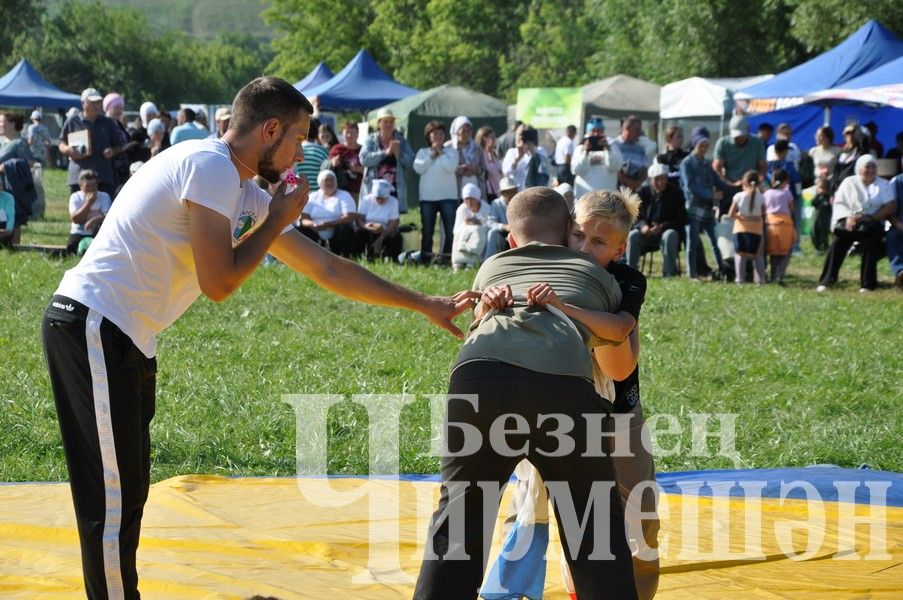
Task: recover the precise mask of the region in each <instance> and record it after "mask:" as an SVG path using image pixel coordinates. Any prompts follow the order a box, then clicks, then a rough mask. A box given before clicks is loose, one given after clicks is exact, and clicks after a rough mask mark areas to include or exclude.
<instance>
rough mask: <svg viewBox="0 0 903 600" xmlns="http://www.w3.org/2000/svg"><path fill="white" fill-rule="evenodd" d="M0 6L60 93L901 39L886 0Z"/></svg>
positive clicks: (219, 89) (492, 79)
mask: <svg viewBox="0 0 903 600" xmlns="http://www.w3.org/2000/svg"><path fill="white" fill-rule="evenodd" d="M6 4H7V5H8V8H7V10H6V16H7V17H8V19H9V21H8V25H11V26H7V27H6V28H4V30H3V31H2V32H0V57H3V58H4V59H5V62H6V65H5V66H6V67H7V68H8V67H10V66H12V65H13V64H15V63H16V62H17V61H18V60H19V58H23V57H24V58H27V59H28V60H29V61H30V62H32V64H34V66H35V67H36V68H37V69H38V70H39V71H41V72H42V73H43V74H44V76H45V77H46V78H47V79H48V80H50V81H52V82H53V83H55V84H56V85H58V86H59V87H62V88H63V89H67V90H74V91H77V90H81V89H83V88H85V87H88V86H89V85H90V86H94V87H97V88H98V89H104V90H106V89H116V90H117V91H120V92H121V93H123V94H124V95H125V97H126V99H127V101H128V102H129V104H130V106H131V105H135V106H137V104H138V103H140V102H141V101H142V100H145V99H150V100H154V101H155V102H158V103H161V104H163V105H164V106H172V105H175V104H177V103H178V102H189V101H196V102H208V103H219V102H228V101H229V100H230V99H231V98H232V96H233V95H234V93H235V91H236V90H237V89H238V88H239V87H241V85H243V84H244V83H245V82H247V81H248V80H250V79H252V78H253V77H255V76H257V75H260V74H263V73H272V74H276V75H280V76H282V77H285V78H286V79H288V80H290V81H295V80H297V79H299V78H301V77H303V76H304V75H305V74H307V73H308V72H309V71H310V70H311V69H312V68H313V67H314V66H315V65H316V64H317V63H318V62H319V61H321V60H323V61H326V63H327V64H328V65H329V67H330V68H331V69H333V71H337V70H338V69H341V68H342V66H344V64H345V63H346V62H347V61H348V60H350V59H351V58H352V57H353V56H354V54H355V53H356V52H357V51H358V50H359V49H360V48H361V47H364V48H367V49H368V50H369V51H370V52H371V53H372V54H373V56H374V57H375V58H376V60H377V62H379V63H380V65H381V66H382V67H383V68H384V69H385V70H386V71H387V72H389V73H390V74H392V75H393V76H394V77H395V78H396V79H398V80H399V81H400V82H402V83H404V84H406V85H410V86H412V87H416V88H420V89H426V88H429V87H433V86H436V85H440V84H443V83H454V84H458V85H463V86H465V87H469V88H472V89H476V90H478V91H481V92H484V93H488V94H491V95H493V96H496V97H499V98H502V99H504V100H507V101H513V99H514V98H515V97H516V94H517V89H518V88H519V87H542V86H572V85H583V84H585V83H588V82H590V81H594V80H598V79H602V78H604V77H607V76H610V75H613V74H616V73H625V74H628V75H632V76H635V77H639V78H642V79H648V80H651V81H655V82H657V83H660V84H664V83H667V82H669V81H675V80H678V79H682V78H685V77H690V76H694V75H699V76H704V77H738V76H747V75H758V74H762V73H777V72H780V71H782V70H785V69H787V68H790V67H792V66H794V65H796V64H798V63H800V62H802V61H805V60H807V59H809V58H811V57H812V56H815V55H816V54H818V53H820V52H823V51H825V50H827V49H829V48H831V47H832V46H834V45H836V44H837V43H838V42H840V41H842V40H843V39H844V38H845V37H846V36H847V35H849V34H850V33H852V32H853V31H855V30H856V29H857V28H858V27H860V26H862V24H864V23H865V22H866V21H867V20H868V19H869V18H877V19H879V20H880V21H881V22H882V23H883V24H884V25H885V26H886V27H888V28H889V29H891V30H892V31H894V32H895V33H897V34H898V35H903V2H899V0H871V1H869V2H860V3H854V2H849V1H848V0H747V1H746V2H737V1H736V0H689V1H677V0H666V1H665V2H661V0H495V1H494V2H486V0H370V1H365V0H270V1H269V2H268V7H267V8H266V10H264V11H263V19H264V21H265V22H266V24H267V25H268V26H269V27H270V28H271V29H272V30H273V31H274V32H275V37H274V39H273V40H272V42H266V41H260V40H257V39H255V38H253V37H251V36H250V35H247V34H238V33H234V32H224V33H222V34H220V35H219V36H218V37H216V38H215V39H213V40H208V41H201V40H196V39H193V38H191V37H189V36H188V35H187V34H186V33H184V32H181V31H175V30H167V31H163V32H160V31H155V30H154V29H153V28H152V27H150V26H149V24H148V22H147V19H146V17H144V16H143V15H142V14H141V13H139V12H138V11H136V10H134V9H131V8H110V7H106V6H103V5H101V4H99V3H97V2H85V1H83V0H65V1H64V2H62V3H60V4H59V5H58V7H57V8H58V10H55V11H52V12H51V11H48V10H46V8H47V7H46V6H45V4H44V0H7V1H6Z"/></svg>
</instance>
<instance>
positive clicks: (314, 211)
mask: <svg viewBox="0 0 903 600" xmlns="http://www.w3.org/2000/svg"><path fill="white" fill-rule="evenodd" d="M355 212H357V207H356V206H355V205H354V198H352V197H351V194H349V193H348V192H346V191H345V190H336V192H335V194H334V195H332V196H329V197H328V198H327V197H325V194H324V193H323V190H322V189H320V190H317V191H316V192H314V193H313V194H311V195H310V197H309V198H308V200H307V205H306V206H305V207H304V210H303V211H302V214H305V215H308V216H309V217H310V218H311V220H312V221H313V222H314V223H316V224H317V225H320V224H322V223H325V222H327V221H335V220H336V219H341V218H342V217H344V216H345V215H350V214H351V213H355ZM317 233H319V234H320V239H323V240H328V239H332V236H333V235H334V234H335V228H334V227H329V228H328V229H321V230H320V231H318V232H317Z"/></svg>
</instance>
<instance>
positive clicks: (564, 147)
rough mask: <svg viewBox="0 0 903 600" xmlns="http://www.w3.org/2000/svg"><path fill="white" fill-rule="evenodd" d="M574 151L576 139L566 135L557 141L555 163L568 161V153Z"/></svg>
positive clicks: (561, 163) (559, 163)
mask: <svg viewBox="0 0 903 600" xmlns="http://www.w3.org/2000/svg"><path fill="white" fill-rule="evenodd" d="M573 153H574V140H573V139H572V138H569V137H568V136H566V135H563V136H561V137H560V138H558V141H557V142H555V164H556V165H563V164H565V163H566V162H567V157H568V154H573Z"/></svg>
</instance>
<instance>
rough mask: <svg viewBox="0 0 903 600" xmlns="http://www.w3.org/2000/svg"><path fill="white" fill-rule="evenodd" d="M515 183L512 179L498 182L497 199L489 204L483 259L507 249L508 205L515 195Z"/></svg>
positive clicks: (516, 188)
mask: <svg viewBox="0 0 903 600" xmlns="http://www.w3.org/2000/svg"><path fill="white" fill-rule="evenodd" d="M517 192H518V187H517V182H516V181H514V178H513V177H502V178H501V180H499V193H500V194H501V195H500V196H499V197H498V198H496V199H495V200H493V201H492V202H491V203H490V204H489V218H488V219H486V225H487V226H488V227H489V235H488V236H487V238H486V254H485V256H484V258H489V257H490V256H492V255H493V254H498V253H499V252H503V251H505V250H507V249H508V233H510V229H509V228H508V204H509V203H510V202H511V199H512V198H514V195H515V194H517Z"/></svg>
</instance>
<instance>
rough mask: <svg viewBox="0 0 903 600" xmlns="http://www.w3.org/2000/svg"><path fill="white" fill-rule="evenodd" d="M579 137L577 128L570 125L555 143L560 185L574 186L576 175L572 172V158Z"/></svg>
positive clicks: (556, 165)
mask: <svg viewBox="0 0 903 600" xmlns="http://www.w3.org/2000/svg"><path fill="white" fill-rule="evenodd" d="M575 137H577V127H576V126H574V125H568V126H567V129H566V130H565V134H564V135H563V136H561V137H560V138H559V139H558V141H557V142H555V157H554V158H555V168H556V170H557V171H558V173H557V177H558V183H559V184H562V183H570V184H571V185H573V184H574V174H573V173H572V172H571V157H572V156H573V154H574V138H575Z"/></svg>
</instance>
